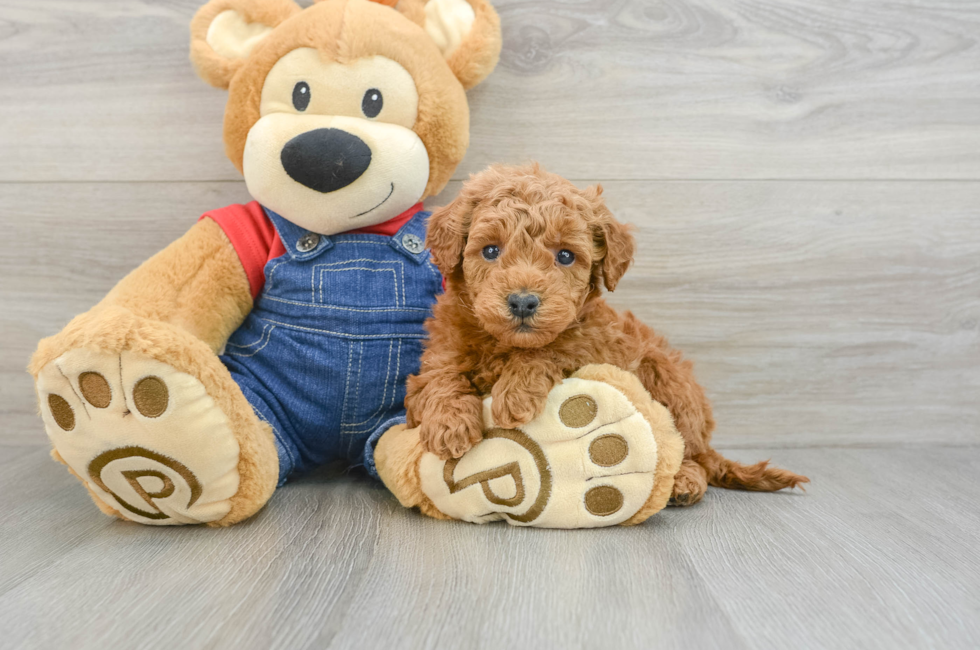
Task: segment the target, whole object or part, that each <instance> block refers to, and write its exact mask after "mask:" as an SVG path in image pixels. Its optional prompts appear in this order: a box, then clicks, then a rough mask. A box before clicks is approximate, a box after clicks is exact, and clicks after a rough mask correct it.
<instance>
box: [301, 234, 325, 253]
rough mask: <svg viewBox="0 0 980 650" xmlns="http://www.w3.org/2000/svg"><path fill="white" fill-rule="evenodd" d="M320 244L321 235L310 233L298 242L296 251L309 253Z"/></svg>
mask: <svg viewBox="0 0 980 650" xmlns="http://www.w3.org/2000/svg"><path fill="white" fill-rule="evenodd" d="M319 244H320V235H318V234H316V233H314V232H308V233H306V234H305V235H303V236H302V237H300V238H299V241H298V242H296V250H298V251H299V252H300V253H309V252H310V251H311V250H313V249H314V248H316V247H317V246H318V245H319Z"/></svg>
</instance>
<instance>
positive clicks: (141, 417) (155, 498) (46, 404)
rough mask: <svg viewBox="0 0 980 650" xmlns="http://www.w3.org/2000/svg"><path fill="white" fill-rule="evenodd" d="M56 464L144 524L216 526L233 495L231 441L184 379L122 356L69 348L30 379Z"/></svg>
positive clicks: (222, 420)
mask: <svg viewBox="0 0 980 650" xmlns="http://www.w3.org/2000/svg"><path fill="white" fill-rule="evenodd" d="M37 391H38V397H39V402H40V404H41V415H42V418H43V420H44V425H45V428H46V429H47V432H48V436H49V437H50V438H51V442H52V443H53V444H54V447H55V449H56V450H57V451H58V454H59V455H60V456H61V458H63V459H64V461H65V462H66V463H68V465H69V466H70V467H71V468H72V469H73V470H74V471H75V473H76V474H78V475H79V476H80V477H82V478H83V480H85V482H86V483H87V484H88V486H89V487H90V488H91V489H92V490H93V491H94V492H95V493H96V494H97V495H98V496H99V498H101V499H102V500H103V501H105V502H106V503H107V504H109V505H110V506H112V507H113V508H115V509H116V510H118V511H119V513H120V514H122V515H123V516H124V517H126V518H127V519H131V520H133V521H137V522H140V523H144V524H158V525H174V524H198V523H206V522H210V521H217V520H218V519H221V518H222V517H224V516H225V515H227V514H228V512H229V511H230V510H231V501H230V500H231V497H232V496H234V495H235V493H237V492H238V485H239V476H238V455H239V446H238V441H237V440H236V438H235V436H234V435H233V433H232V431H231V429H230V427H229V424H228V418H227V417H226V416H225V414H224V413H222V411H221V410H220V409H219V408H218V407H217V405H216V404H215V402H214V400H213V399H212V398H211V397H210V396H209V395H208V394H207V391H206V390H205V388H204V385H203V384H202V383H201V382H200V381H198V380H197V379H196V378H194V377H192V376H191V375H188V374H185V373H181V372H178V371H176V370H174V369H173V368H172V367H170V366H168V365H167V364H165V363H161V362H159V361H155V360H153V359H148V358H146V357H143V356H140V355H136V354H133V353H129V352H124V353H122V355H109V354H105V353H102V352H95V351H91V350H73V351H71V352H68V353H66V354H64V355H62V356H61V357H59V358H58V359H56V360H55V361H53V362H51V363H50V364H48V365H47V366H45V368H44V369H43V370H42V371H41V373H40V374H39V376H38V381H37Z"/></svg>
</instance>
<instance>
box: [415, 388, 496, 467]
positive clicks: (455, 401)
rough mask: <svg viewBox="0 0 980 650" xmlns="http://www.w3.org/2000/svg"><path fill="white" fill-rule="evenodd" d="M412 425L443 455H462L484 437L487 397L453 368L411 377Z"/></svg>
mask: <svg viewBox="0 0 980 650" xmlns="http://www.w3.org/2000/svg"><path fill="white" fill-rule="evenodd" d="M405 408H406V410H407V412H408V413H407V418H408V426H410V427H419V439H420V440H421V442H422V448H423V449H425V450H426V451H428V452H431V453H433V454H435V455H436V456H438V457H439V458H442V459H444V460H448V459H450V458H459V457H460V456H462V455H463V454H465V453H466V452H467V451H469V450H470V448H471V447H472V446H473V445H475V444H476V443H478V442H480V440H482V439H483V401H482V400H481V399H480V398H479V396H478V395H477V394H476V389H475V388H474V387H473V384H472V383H470V381H469V380H468V379H466V377H464V376H463V375H461V374H459V373H457V372H454V371H451V370H439V371H431V372H423V373H421V374H419V375H415V376H412V377H409V378H408V394H407V396H406V398H405Z"/></svg>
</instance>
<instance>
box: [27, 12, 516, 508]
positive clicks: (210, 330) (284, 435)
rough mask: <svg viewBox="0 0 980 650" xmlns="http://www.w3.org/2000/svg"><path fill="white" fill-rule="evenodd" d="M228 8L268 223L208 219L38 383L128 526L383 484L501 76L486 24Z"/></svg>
mask: <svg viewBox="0 0 980 650" xmlns="http://www.w3.org/2000/svg"><path fill="white" fill-rule="evenodd" d="M392 4H394V3H388V2H371V1H369V0H322V1H319V2H315V3H314V4H313V5H311V6H309V7H307V8H305V9H301V8H300V7H299V6H298V5H297V4H295V3H294V2H293V1H292V0H211V1H210V2H208V3H207V4H206V5H204V6H203V7H202V8H201V9H200V11H199V12H198V13H197V15H196V16H195V17H194V19H193V22H192V24H191V48H190V56H191V60H192V62H193V64H194V66H195V67H196V69H197V72H198V73H199V75H200V76H201V77H202V78H203V79H204V80H205V81H207V82H209V83H210V84H212V85H213V86H216V87H218V88H222V89H227V90H228V93H229V95H228V103H227V108H226V111H225V119H224V143H225V149H226V153H227V156H228V158H229V159H230V160H231V162H232V163H233V164H234V165H235V166H236V167H237V168H238V169H239V171H240V172H241V173H242V174H243V176H244V179H245V182H246V185H247V188H248V191H249V193H250V195H251V196H252V198H253V199H254V201H253V202H251V203H248V204H246V205H232V206H228V207H224V208H220V209H215V210H211V211H209V212H207V213H205V214H204V215H203V216H202V217H201V218H200V220H198V221H197V222H196V223H195V224H194V225H193V226H192V227H191V228H190V230H189V231H188V232H187V233H186V234H185V235H184V236H182V237H181V238H180V239H178V240H177V241H175V242H174V243H172V244H171V245H169V246H167V247H166V248H165V249H164V250H163V251H161V252H160V253H158V254H157V255H155V256H153V257H151V258H150V259H149V260H147V261H146V262H144V263H143V264H142V265H141V266H140V267H139V268H137V269H136V270H135V271H133V272H132V273H130V274H129V275H128V276H126V277H125V278H124V279H123V280H121V281H120V282H119V284H118V285H116V286H115V288H113V289H112V290H111V291H110V292H109V294H108V295H107V296H106V297H105V298H104V299H103V300H102V301H101V302H99V303H98V304H97V305H96V306H95V307H93V308H92V309H91V310H90V311H88V312H86V313H84V314H82V315H80V316H77V317H76V318H74V319H73V320H72V321H71V322H70V323H69V324H68V325H67V326H66V327H65V328H64V330H62V331H61V332H60V333H58V334H57V335H55V336H52V337H50V338H47V339H44V340H43V341H41V343H40V344H39V347H38V349H37V351H36V352H35V354H34V356H33V358H32V360H31V363H30V367H29V370H30V372H31V373H32V374H33V376H34V379H35V386H36V391H37V395H38V400H39V405H40V411H41V417H42V420H43V422H44V425H45V429H46V431H47V433H48V435H49V437H50V439H51V441H52V445H53V451H52V455H53V457H54V458H55V460H58V461H60V462H62V463H64V464H65V465H67V466H68V469H69V471H71V472H72V473H73V474H74V475H75V476H76V477H77V478H78V479H79V480H80V481H81V482H82V483H83V484H84V486H85V487H86V488H87V489H88V491H89V493H90V495H91V497H92V499H93V501H94V502H95V504H96V505H97V506H98V507H99V508H100V509H101V510H102V511H103V512H105V513H106V514H109V515H113V516H116V517H119V518H121V519H125V520H129V521H133V522H138V523H143V524H156V525H175V524H208V525H211V526H227V525H230V524H234V523H236V522H240V521H242V520H244V519H246V518H248V517H250V516H252V515H253V514H254V513H256V512H257V511H258V510H260V509H261V508H262V507H263V505H264V504H265V503H266V502H267V501H268V500H269V498H270V496H271V495H272V494H273V492H274V491H275V490H276V488H277V487H278V486H280V485H282V484H283V483H284V482H285V481H286V480H287V479H288V478H289V477H290V476H293V475H295V474H297V473H299V472H302V471H305V470H308V469H310V468H313V467H316V466H318V465H321V464H323V463H326V462H329V461H335V460H341V461H345V462H347V463H348V464H349V465H351V466H364V467H365V468H366V469H367V471H368V472H369V473H372V474H374V475H377V469H376V467H375V464H374V457H373V456H374V447H375V445H376V443H377V440H378V438H379V437H380V435H381V434H382V433H384V432H385V431H387V430H389V429H391V428H393V427H396V428H397V425H398V424H399V423H401V422H404V417H405V416H404V414H405V409H404V406H403V401H404V399H405V382H406V378H407V377H408V376H409V375H411V374H413V373H415V372H417V371H418V368H419V358H420V356H421V352H422V341H423V339H424V338H425V332H424V330H423V322H424V320H425V319H426V318H427V317H428V316H429V315H430V313H431V307H432V304H433V302H434V301H435V297H436V295H437V294H439V293H440V292H441V291H442V276H441V274H440V272H439V270H438V268H437V267H436V266H435V265H434V264H433V262H432V260H431V259H430V256H429V252H428V250H427V249H426V248H425V246H424V240H425V226H426V219H427V217H428V213H427V212H425V211H424V210H423V209H422V200H423V199H424V198H426V197H428V196H431V195H433V194H436V193H438V192H439V191H440V190H441V189H442V188H443V187H444V186H445V185H446V183H447V182H448V180H449V179H450V177H451V175H452V173H453V172H454V170H455V169H456V166H457V165H458V164H459V162H460V161H461V160H462V158H463V155H464V153H465V151H466V149H467V146H468V141H469V109H468V105H467V99H466V94H465V91H466V89H469V88H471V87H473V86H475V85H476V84H478V83H479V82H480V81H482V80H483V79H484V78H485V77H486V76H487V75H488V74H489V73H490V72H491V71H492V69H493V68H494V66H495V65H496V62H497V59H498V57H499V52H500V26H499V20H498V17H497V15H496V13H495V12H494V10H493V8H492V7H491V6H490V4H488V3H487V1H486V0H429V1H428V2H426V1H425V0H398V2H397V5H395V6H391V5H392Z"/></svg>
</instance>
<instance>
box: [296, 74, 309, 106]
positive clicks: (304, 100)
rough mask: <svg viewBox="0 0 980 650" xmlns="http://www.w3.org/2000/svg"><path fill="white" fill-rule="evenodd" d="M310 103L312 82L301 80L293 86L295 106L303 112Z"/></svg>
mask: <svg viewBox="0 0 980 650" xmlns="http://www.w3.org/2000/svg"><path fill="white" fill-rule="evenodd" d="M309 105H310V84H308V83H306V82H305V81H301V82H299V83H298V84H296V85H295V86H293V106H294V107H295V108H296V110H297V111H299V112H300V113H302V112H303V111H305V110H306V108H307V107H308V106H309Z"/></svg>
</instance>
